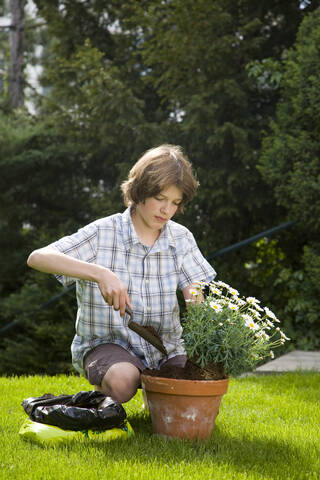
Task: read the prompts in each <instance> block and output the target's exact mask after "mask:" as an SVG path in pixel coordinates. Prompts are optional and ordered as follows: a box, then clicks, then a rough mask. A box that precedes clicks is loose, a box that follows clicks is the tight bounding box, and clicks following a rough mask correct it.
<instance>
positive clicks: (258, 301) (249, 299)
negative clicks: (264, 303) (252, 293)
mask: <svg viewBox="0 0 320 480" xmlns="http://www.w3.org/2000/svg"><path fill="white" fill-rule="evenodd" d="M246 300H247V302H248V303H260V300H258V299H257V298H255V297H247V298H246Z"/></svg>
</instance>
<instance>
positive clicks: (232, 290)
mask: <svg viewBox="0 0 320 480" xmlns="http://www.w3.org/2000/svg"><path fill="white" fill-rule="evenodd" d="M228 290H229V292H230V293H231V295H233V296H234V297H238V296H239V292H238V290H236V289H235V288H232V287H229V288H228Z"/></svg>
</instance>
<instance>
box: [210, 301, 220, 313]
mask: <svg viewBox="0 0 320 480" xmlns="http://www.w3.org/2000/svg"><path fill="white" fill-rule="evenodd" d="M209 305H210V307H211V308H212V309H213V310H215V311H216V312H221V310H222V307H221V305H219V303H217V302H210V303H209Z"/></svg>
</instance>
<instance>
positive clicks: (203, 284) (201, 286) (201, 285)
mask: <svg viewBox="0 0 320 480" xmlns="http://www.w3.org/2000/svg"><path fill="white" fill-rule="evenodd" d="M196 283H198V285H199V288H201V290H204V289H205V288H206V286H207V285H208V283H207V282H196Z"/></svg>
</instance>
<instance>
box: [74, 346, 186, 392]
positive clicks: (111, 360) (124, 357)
mask: <svg viewBox="0 0 320 480" xmlns="http://www.w3.org/2000/svg"><path fill="white" fill-rule="evenodd" d="M186 361H187V357H186V355H176V356H175V357H172V358H170V359H169V360H167V361H166V362H164V363H163V364H162V365H161V366H165V365H166V366H168V365H173V366H175V367H184V366H185V364H186ZM120 362H128V363H131V364H132V365H134V366H135V367H137V369H138V370H140V372H142V371H143V370H144V369H145V368H146V367H145V365H144V364H143V363H142V361H141V360H140V359H139V358H138V357H136V356H135V355H133V354H131V353H129V352H128V351H127V350H126V349H125V348H123V347H120V345H116V344H115V343H103V344H102V345H98V346H97V347H95V348H94V349H93V350H91V351H90V352H88V353H87V354H86V356H85V358H84V362H83V363H84V370H85V372H86V375H87V378H88V380H89V382H90V383H91V385H98V386H100V385H101V382H102V379H103V377H104V376H105V374H106V373H107V371H108V370H109V368H110V367H111V366H112V365H114V364H115V363H120Z"/></svg>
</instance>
